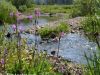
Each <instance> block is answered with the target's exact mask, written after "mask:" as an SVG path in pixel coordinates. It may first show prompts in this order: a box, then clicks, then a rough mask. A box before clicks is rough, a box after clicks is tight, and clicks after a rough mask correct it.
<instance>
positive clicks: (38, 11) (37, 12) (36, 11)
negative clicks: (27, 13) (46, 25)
mask: <svg viewBox="0 0 100 75" xmlns="http://www.w3.org/2000/svg"><path fill="white" fill-rule="evenodd" d="M35 16H37V17H39V16H40V10H39V9H38V8H37V9H35Z"/></svg>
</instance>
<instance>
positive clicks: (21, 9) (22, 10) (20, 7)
mask: <svg viewBox="0 0 100 75" xmlns="http://www.w3.org/2000/svg"><path fill="white" fill-rule="evenodd" d="M26 10H27V6H26V5H22V6H19V11H21V12H24V11H26Z"/></svg>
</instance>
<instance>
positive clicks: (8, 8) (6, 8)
mask: <svg viewBox="0 0 100 75" xmlns="http://www.w3.org/2000/svg"><path fill="white" fill-rule="evenodd" d="M16 11H17V10H16V8H15V7H14V6H13V5H12V4H11V3H9V2H6V1H5V0H1V1H0V20H1V21H3V22H7V23H12V22H15V19H14V18H12V17H10V12H16Z"/></svg>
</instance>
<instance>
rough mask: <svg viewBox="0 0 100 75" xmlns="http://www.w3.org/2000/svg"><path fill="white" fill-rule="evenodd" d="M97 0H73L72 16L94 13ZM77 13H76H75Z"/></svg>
mask: <svg viewBox="0 0 100 75" xmlns="http://www.w3.org/2000/svg"><path fill="white" fill-rule="evenodd" d="M98 4H99V1H98V0H75V2H74V6H75V8H74V9H77V11H75V10H73V12H74V13H73V15H74V16H77V15H78V16H87V15H94V14H95V13H96V11H97V8H98ZM76 13H77V15H76Z"/></svg>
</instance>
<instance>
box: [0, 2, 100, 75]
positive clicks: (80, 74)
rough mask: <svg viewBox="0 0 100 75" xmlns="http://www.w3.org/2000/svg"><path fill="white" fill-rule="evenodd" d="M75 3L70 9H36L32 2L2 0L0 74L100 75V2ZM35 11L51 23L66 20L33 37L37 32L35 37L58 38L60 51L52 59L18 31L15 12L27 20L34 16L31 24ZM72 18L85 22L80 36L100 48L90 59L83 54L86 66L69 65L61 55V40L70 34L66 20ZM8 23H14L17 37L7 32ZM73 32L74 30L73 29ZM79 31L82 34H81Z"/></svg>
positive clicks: (43, 7) (56, 6)
mask: <svg viewBox="0 0 100 75" xmlns="http://www.w3.org/2000/svg"><path fill="white" fill-rule="evenodd" d="M73 3H74V4H71V5H57V4H51V5H37V4H34V2H32V0H1V1H0V22H2V23H4V29H3V31H0V74H3V75H4V74H34V75H100V59H99V58H100V54H99V52H100V51H99V50H100V22H99V21H100V18H99V16H100V5H99V3H100V1H99V0H75V1H74V2H73ZM35 8H39V9H40V11H41V14H42V15H46V14H47V16H48V17H49V18H50V19H51V18H54V19H53V20H55V18H58V17H63V18H60V19H66V21H65V22H60V23H58V24H56V23H52V26H51V25H50V26H49V25H48V26H44V27H42V26H41V27H40V29H39V30H36V31H35V34H33V33H34V32H33V33H32V35H35V36H37V34H38V35H40V36H41V38H42V39H44V38H48V39H51V38H53V39H54V38H56V37H58V42H57V41H56V43H58V49H57V51H55V50H54V51H52V52H51V53H50V55H49V54H48V53H47V51H46V50H38V49H37V47H36V46H37V44H36V41H35V42H34V43H35V44H32V46H31V45H29V44H27V39H24V38H21V34H23V32H24V31H22V30H19V31H18V28H17V25H18V23H17V21H18V20H20V19H18V18H17V17H16V15H15V14H16V12H21V13H20V14H22V13H23V14H24V15H29V16H28V17H30V15H31V18H30V19H31V21H32V20H33V19H35V16H34V14H33V13H34V9H35ZM59 13H60V15H61V14H62V16H59V15H58V17H56V16H55V15H56V14H59ZM17 15H18V14H17ZM65 15H68V17H67V18H65ZM70 16H71V18H73V17H81V18H82V22H80V24H81V25H79V26H80V29H81V30H83V32H82V33H81V34H85V35H86V37H88V38H89V41H91V42H94V43H95V44H96V45H97V47H95V48H96V50H97V52H96V51H94V50H93V49H92V48H91V49H90V50H93V53H92V54H91V55H90V56H91V58H89V57H88V55H87V53H86V52H85V51H84V57H85V58H86V60H87V64H85V65H81V64H80V65H76V64H75V62H74V63H72V62H68V61H67V60H64V59H63V58H62V57H60V56H59V55H58V54H59V47H60V38H61V36H62V35H64V33H67V32H69V31H70V30H71V29H70V27H69V25H68V24H67V19H69V17H70ZM42 17H43V16H42ZM42 17H39V18H42ZM44 17H45V16H44ZM76 19H77V18H76ZM79 19H80V18H79ZM53 20H52V21H53ZM57 20H58V19H57ZM58 21H59V20H58ZM62 21H63V20H62ZM78 21H79V20H78ZM6 23H10V24H12V23H15V25H14V27H13V28H12V29H14V30H15V33H12V34H11V33H10V32H8V31H7V28H6ZM71 24H73V25H72V27H73V26H75V24H74V22H72V21H71ZM76 25H77V22H76ZM77 28H79V27H77ZM74 29H75V27H73V30H74ZM78 31H79V32H80V30H78ZM24 33H25V32H24ZM72 33H73V34H74V31H72ZM35 40H36V39H35ZM69 40H70V39H69ZM84 47H85V46H84ZM56 53H57V54H56ZM82 67H83V68H82Z"/></svg>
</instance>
